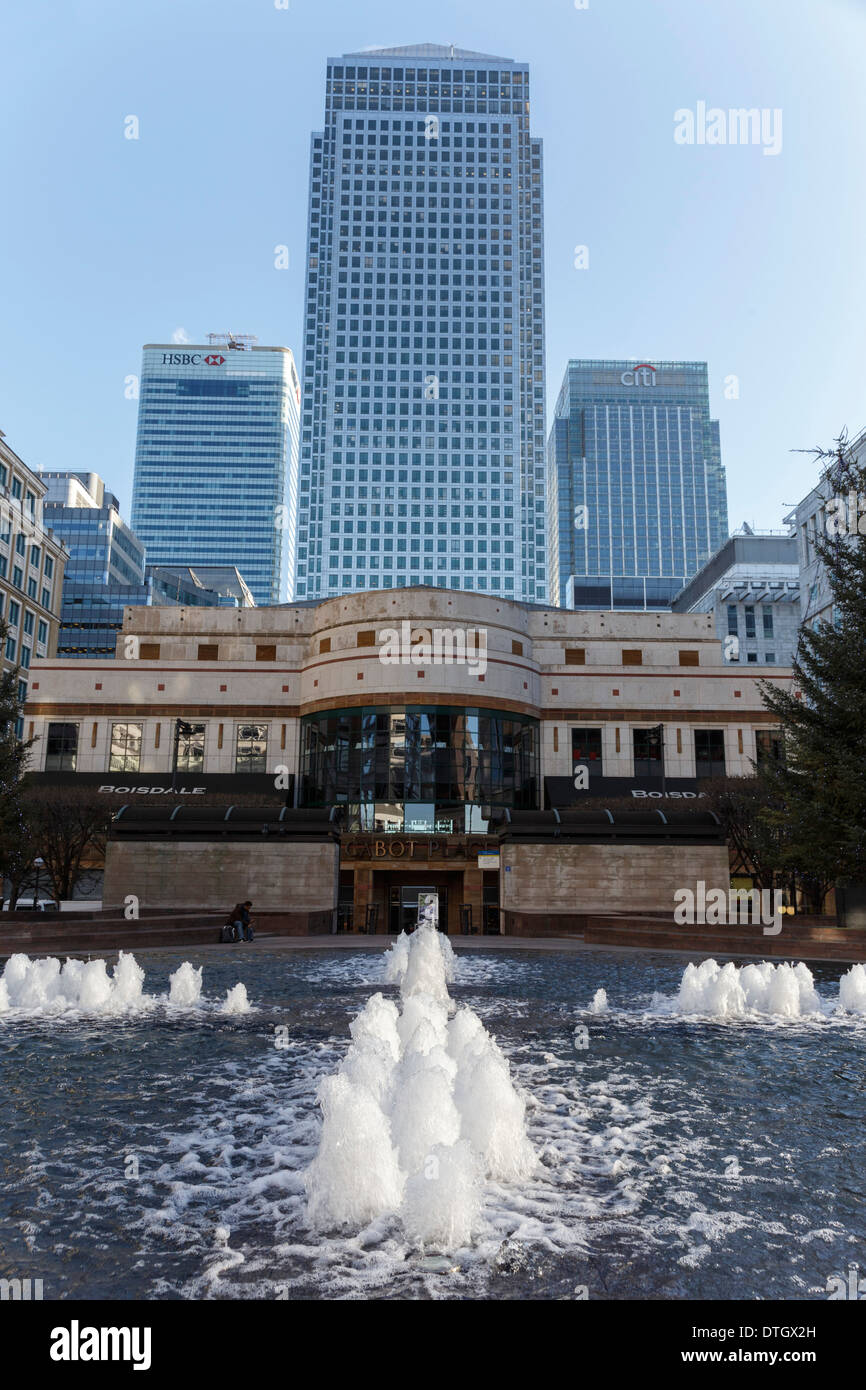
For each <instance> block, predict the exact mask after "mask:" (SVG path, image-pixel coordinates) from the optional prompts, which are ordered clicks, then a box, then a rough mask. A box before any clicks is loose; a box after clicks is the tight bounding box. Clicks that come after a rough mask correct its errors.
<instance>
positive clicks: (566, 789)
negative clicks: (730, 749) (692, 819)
mask: <svg viewBox="0 0 866 1390" xmlns="http://www.w3.org/2000/svg"><path fill="white" fill-rule="evenodd" d="M544 793H545V802H546V804H548V805H550V806H551V807H565V806H584V805H585V804H586V802H587V801H596V800H598V799H599V798H601V797H606V798H607V799H608V800H613V799H614V798H619V797H624V796H627V797H629V798H630V799H633V800H635V801H648V800H649V801H658V800H668V801H697V800H699V799H700V798H701V797H703V796H704V795H705V793H704V792H703V791H702V789H701V785H700V783H699V782H698V779H697V778H696V777H667V778H666V779H665V781H664V785H662V779H661V777H660V776H659V777H597V776H593V775H592V774H591V773H590V776H589V778H588V782H587V785H586V786H585V787H581V788H578V787H576V786H575V779H572V778H571V777H545V779H544Z"/></svg>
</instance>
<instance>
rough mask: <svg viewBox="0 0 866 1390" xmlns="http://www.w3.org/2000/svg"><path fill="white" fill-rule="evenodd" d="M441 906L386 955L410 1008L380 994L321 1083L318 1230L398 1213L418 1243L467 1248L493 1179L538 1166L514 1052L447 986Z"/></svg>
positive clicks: (389, 973) (311, 1185)
mask: <svg viewBox="0 0 866 1390" xmlns="http://www.w3.org/2000/svg"><path fill="white" fill-rule="evenodd" d="M435 914H436V903H435V899H434V900H432V901H431V902H428V904H425V905H424V906H422V908H421V911H420V912H419V924H418V927H417V929H416V930H415V932H414V933H413V934H412V936H409V937H407V936H405V935H403V934H401V935H400V936H399V937H398V938H397V941H396V942H395V943H394V946H393V947H392V948H391V950H390V951H389V952H388V953H387V955H386V959H385V966H384V977H385V980H386V981H387V982H388V983H393V984H397V985H398V986H399V990H400V998H401V1003H402V1007H401V1008H400V1009H398V1007H397V1005H396V1004H395V1003H393V1002H392V1001H391V1000H387V999H385V998H384V997H383V995H382V994H381V993H377V994H374V995H373V996H372V997H371V998H370V999H369V1000H368V1001H367V1004H366V1006H365V1008H364V1009H363V1010H362V1011H361V1013H360V1014H359V1015H358V1016H357V1018H355V1019H354V1020H353V1021H352V1023H351V1024H350V1026H349V1031H350V1033H351V1035H352V1044H351V1046H350V1048H349V1051H348V1053H347V1055H346V1057H345V1059H344V1061H343V1063H342V1065H341V1067H340V1068H339V1070H338V1071H337V1073H336V1074H335V1075H331V1076H328V1077H325V1079H324V1080H323V1081H322V1083H321V1084H320V1087H319V1101H320V1104H321V1107H322V1113H323V1117H324V1123H323V1126H322V1134H321V1140H320V1143H319V1149H318V1153H317V1155H316V1157H315V1159H314V1160H313V1162H312V1164H311V1165H310V1167H309V1168H308V1170H307V1172H306V1174H305V1180H304V1181H305V1188H306V1192H307V1218H308V1221H309V1223H310V1225H311V1227H313V1228H314V1229H316V1230H322V1231H325V1230H333V1229H336V1228H339V1227H346V1226H348V1227H353V1228H356V1229H358V1228H362V1227H364V1226H366V1225H369V1224H370V1223H371V1222H374V1221H378V1220H385V1221H390V1220H392V1219H395V1220H397V1221H399V1223H400V1224H401V1226H402V1228H403V1231H404V1233H405V1235H406V1236H407V1237H408V1239H409V1240H410V1242H412V1243H413V1244H415V1245H417V1246H419V1247H430V1248H433V1249H437V1250H440V1251H451V1250H455V1249H459V1248H461V1247H463V1246H466V1245H467V1244H469V1242H470V1241H471V1239H472V1237H473V1235H475V1234H477V1233H478V1231H479V1229H480V1226H481V1211H482V1206H483V1201H484V1184H485V1181H486V1180H491V1181H496V1182H503V1183H508V1182H519V1181H521V1180H523V1179H525V1178H528V1177H529V1176H531V1175H532V1174H533V1173H534V1172H535V1170H536V1167H537V1162H538V1161H537V1158H536V1155H535V1152H534V1150H533V1148H532V1145H531V1144H530V1142H529V1140H528V1138H527V1135H526V1125H525V1104H524V1101H523V1099H522V1097H521V1096H520V1095H519V1093H518V1092H517V1091H516V1090H515V1088H514V1085H513V1083H512V1080H511V1075H510V1068H509V1065H508V1062H507V1061H506V1059H505V1057H504V1056H503V1054H502V1052H501V1050H500V1048H499V1047H498V1046H497V1044H496V1042H495V1040H494V1039H493V1038H492V1037H491V1036H490V1034H489V1033H488V1032H487V1030H486V1029H485V1027H484V1025H483V1023H482V1021H481V1019H480V1018H479V1017H478V1015H477V1014H476V1013H474V1012H473V1010H472V1009H469V1008H461V1009H457V1008H456V1005H455V1004H454V1001H453V1000H452V999H451V997H450V995H449V994H448V983H449V982H450V981H451V980H453V978H454V971H455V962H454V955H453V952H452V950H451V943H450V942H449V941H448V938H447V937H446V936H442V935H441V934H440V933H439V931H438V930H437V928H436V916H435Z"/></svg>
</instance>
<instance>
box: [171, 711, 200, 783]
mask: <svg viewBox="0 0 866 1390" xmlns="http://www.w3.org/2000/svg"><path fill="white" fill-rule="evenodd" d="M174 746H175V757H174V766H175V767H176V768H177V769H178V771H179V772H201V770H202V768H203V767H204V724H187V723H186V721H185V720H183V719H179V720H178V721H177V724H176V725H175V745H174Z"/></svg>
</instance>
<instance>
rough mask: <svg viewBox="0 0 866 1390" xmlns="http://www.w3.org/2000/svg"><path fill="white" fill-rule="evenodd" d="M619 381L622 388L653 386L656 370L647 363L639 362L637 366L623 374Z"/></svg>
mask: <svg viewBox="0 0 866 1390" xmlns="http://www.w3.org/2000/svg"><path fill="white" fill-rule="evenodd" d="M620 381H621V382H622V384H623V386H655V384H656V369H655V367H653V366H652V364H651V363H649V362H641V363H640V365H639V366H637V367H632V368H630V369H629V371H627V372H623V373H622V376H621V377H620Z"/></svg>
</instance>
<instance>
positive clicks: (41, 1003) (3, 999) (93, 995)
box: [0, 951, 250, 1022]
mask: <svg viewBox="0 0 866 1390" xmlns="http://www.w3.org/2000/svg"><path fill="white" fill-rule="evenodd" d="M202 970H203V967H202V966H198V967H196V966H194V965H192V964H191V963H190V961H184V962H183V964H182V965H180V966H179V967H178V969H177V970H175V971H174V973H173V974H172V975H170V976H169V982H168V983H169V989H168V995H167V996H165V995H152V994H145V993H144V981H145V972H144V970H142V968H141V966H140V965H139V964H138V962H137V961H136V959H135V956H133V955H130V954H128V953H127V952H126V951H121V952H120V953H119V954H118V958H117V963H116V964H115V966H114V968H113V970H112V971H111V973H110V974H109V971H108V966H107V963H106V962H105V961H104V960H88V961H82V960H74V959H72V958H71V957H70V958H69V959H67V960H65V961H64V962H63V964H62V965H61V963H60V961H59V960H58V959H57V958H56V957H54V956H48V957H46V958H45V959H41V960H31V959H30V957H29V956H26V955H23V954H19V955H14V956H10V957H9V959H8V960H7V962H6V965H5V967H4V970H3V974H2V976H0V1017H2V1018H3V1019H4V1020H5V1021H9V1022H12V1021H20V1020H22V1019H27V1018H39V1017H44V1018H52V1017H57V1016H63V1015H69V1016H73V1015H81V1014H84V1015H93V1016H95V1017H100V1018H106V1019H108V1018H122V1017H128V1016H130V1015H133V1016H134V1015H136V1014H145V1013H147V1012H149V1011H150V1010H152V1009H155V1008H158V1007H159V1006H160V1005H167V1006H168V1007H169V1008H171V1009H195V1008H196V1007H198V1006H200V1005H201V1004H202V1003H203V1002H204V1001H203V1000H202ZM249 1009H250V1003H249V1000H248V998H247V992H246V987H245V986H244V985H243V984H240V983H239V984H237V985H235V987H234V988H233V989H230V990H228V991H227V996H226V999H225V1001H224V1002H223V1004H222V1005H221V1012H223V1013H228V1014H242V1013H247V1012H248V1011H249Z"/></svg>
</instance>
